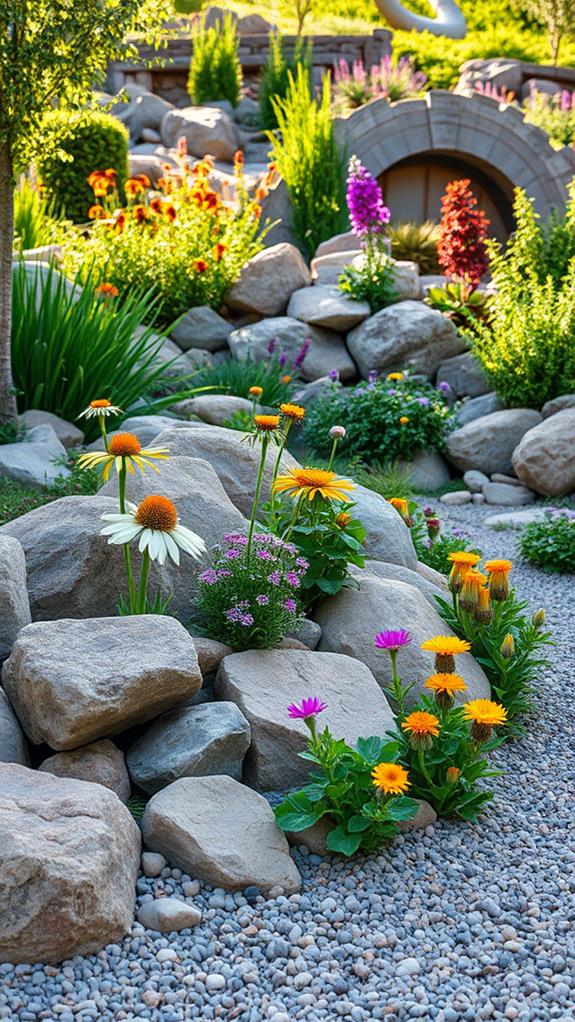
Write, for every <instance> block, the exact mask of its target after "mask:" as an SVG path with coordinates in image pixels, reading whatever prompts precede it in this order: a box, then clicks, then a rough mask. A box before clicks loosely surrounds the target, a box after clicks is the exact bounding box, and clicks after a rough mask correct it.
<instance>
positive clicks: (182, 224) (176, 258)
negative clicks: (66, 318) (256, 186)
mask: <svg viewBox="0 0 575 1022" xmlns="http://www.w3.org/2000/svg"><path fill="white" fill-rule="evenodd" d="M234 167H235V179H236V191H237V195H238V198H239V201H238V203H237V204H235V205H234V204H230V203H227V202H224V201H223V200H222V198H221V196H220V195H219V194H217V193H216V192H215V191H213V189H212V188H211V185H210V180H209V175H210V170H211V162H210V160H209V158H206V159H204V160H200V161H198V162H196V163H193V164H192V163H190V161H189V160H188V157H187V154H186V152H185V146H184V145H183V144H181V145H180V146H179V165H178V167H177V168H175V169H174V170H170V169H166V171H165V174H164V177H163V178H162V179H161V180H160V181H159V182H158V185H157V188H156V189H153V188H151V185H150V181H149V179H148V178H147V177H146V175H144V174H140V175H138V176H137V177H133V178H129V179H128V181H127V182H126V185H125V188H126V195H127V197H128V201H127V204H126V206H124V207H121V206H119V205H118V196H117V193H116V188H115V181H114V178H113V177H109V178H108V179H107V178H106V177H105V176H104V175H101V174H95V175H93V179H92V180H93V186H94V189H95V194H94V202H93V204H92V206H91V208H90V210H89V216H90V217H91V218H92V220H93V227H92V229H91V231H90V232H89V234H88V236H87V237H84V236H83V235H74V236H73V237H72V238H71V240H70V241H69V242H68V243H67V245H66V246H65V257H64V265H65V267H66V269H67V270H68V271H72V272H74V273H79V274H80V277H81V278H82V279H84V278H86V277H87V276H90V277H91V278H92V279H94V280H97V281H108V282H109V283H111V284H112V285H113V286H114V287H115V288H116V289H117V290H118V292H119V294H120V296H121V298H124V297H125V296H126V295H128V294H129V293H130V292H131V291H133V290H134V289H137V290H141V289H142V288H143V287H145V288H146V289H148V290H150V291H153V292H154V294H155V295H156V296H157V299H158V306H159V315H160V317H161V320H162V322H163V323H165V324H171V323H173V321H174V320H175V319H176V318H177V317H178V316H181V315H182V314H183V313H185V312H187V310H188V309H190V308H192V307H193V306H197V305H210V306H212V307H213V308H215V309H217V308H219V307H220V306H221V304H222V302H223V300H224V298H225V295H226V293H227V291H228V290H229V288H230V287H231V285H232V284H233V283H234V281H235V280H236V279H237V278H238V276H239V274H240V271H241V269H242V266H243V265H244V263H246V262H247V261H248V260H249V259H250V258H252V256H254V255H256V253H257V252H259V251H260V249H261V248H262V244H263V237H264V235H265V227H264V229H263V231H262V230H261V229H260V228H261V224H260V216H261V206H260V205H259V203H258V202H257V201H256V200H255V199H253V198H252V197H251V196H250V195H249V194H248V191H247V189H246V187H245V184H244V179H243V156H242V154H241V153H238V154H237V156H236V160H235V164H234ZM87 212H88V211H87Z"/></svg>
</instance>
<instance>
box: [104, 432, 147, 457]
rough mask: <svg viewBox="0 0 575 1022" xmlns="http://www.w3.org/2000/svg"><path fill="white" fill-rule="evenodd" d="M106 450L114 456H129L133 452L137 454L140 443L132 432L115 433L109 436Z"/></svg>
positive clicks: (139, 449)
mask: <svg viewBox="0 0 575 1022" xmlns="http://www.w3.org/2000/svg"><path fill="white" fill-rule="evenodd" d="M108 450H109V452H110V454H113V455H114V457H115V458H121V457H124V458H129V457H131V455H133V454H139V453H140V451H141V450H142V445H141V443H140V441H139V440H138V438H137V436H134V434H133V433H116V436H112V437H110V441H109V443H108Z"/></svg>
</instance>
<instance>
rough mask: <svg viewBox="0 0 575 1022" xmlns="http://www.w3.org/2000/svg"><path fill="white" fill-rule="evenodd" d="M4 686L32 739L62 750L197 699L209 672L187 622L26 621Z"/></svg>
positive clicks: (8, 664)
mask: <svg viewBox="0 0 575 1022" xmlns="http://www.w3.org/2000/svg"><path fill="white" fill-rule="evenodd" d="M2 684H3V687H4V688H5V690H6V692H7V693H8V697H9V699H10V701H11V703H12V705H13V707H14V710H15V712H16V714H17V716H18V719H19V721H20V723H21V724H22V727H23V728H24V731H25V732H26V734H27V735H28V738H29V739H30V741H31V742H33V743H34V744H36V745H38V744H40V743H41V742H47V743H48V745H50V746H51V748H53V749H56V750H58V751H59V750H63V749H75V748H77V747H78V746H81V745H87V744H88V743H89V742H93V741H95V740H96V739H97V738H103V737H105V736H106V735H114V734H118V733H119V732H120V731H125V730H126V728H128V727H130V726H131V725H132V724H140V723H143V722H144V721H146V720H151V719H152V718H153V717H156V716H157V715H158V714H159V713H162V712H163V711H164V710H169V709H171V707H173V706H177V705H178V704H179V703H183V702H185V701H186V699H191V697H192V696H193V695H194V694H195V693H196V692H197V691H198V690H199V689H200V688H201V685H202V676H201V673H200V669H199V666H198V658H197V656H196V650H195V647H194V642H193V639H192V638H191V636H190V635H189V634H188V632H187V631H186V629H185V628H184V627H183V625H181V624H180V623H179V622H178V621H176V620H175V618H171V617H166V616H160V615H155V614H148V615H142V616H136V617H118V618H90V619H88V620H86V621H73V620H67V621H66V620H64V621H39V622H36V623H35V624H31V625H27V626H26V628H23V629H22V631H21V632H20V634H19V636H18V639H17V640H16V643H15V644H14V647H13V649H12V653H11V655H10V658H9V659H8V660H7V661H6V662H5V664H4V667H3V670H2Z"/></svg>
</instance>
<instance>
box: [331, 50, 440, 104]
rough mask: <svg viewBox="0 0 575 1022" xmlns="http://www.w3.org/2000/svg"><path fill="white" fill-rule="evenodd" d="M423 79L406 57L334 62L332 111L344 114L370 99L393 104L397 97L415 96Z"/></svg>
mask: <svg viewBox="0 0 575 1022" xmlns="http://www.w3.org/2000/svg"><path fill="white" fill-rule="evenodd" d="M425 82H426V78H425V75H424V74H422V72H421V71H416V70H415V68H414V66H413V62H412V61H411V60H410V58H409V57H400V58H399V60H392V58H391V57H389V56H385V57H382V59H381V61H380V63H379V64H373V65H372V67H366V66H365V64H364V63H363V61H362V60H361V59H360V60H355V61H354V62H353V64H352V65H351V67H350V65H349V63H348V61H347V60H344V59H341V60H339V61H338V62H337V64H336V65H335V68H334V73H333V93H334V97H333V102H334V109H335V112H336V113H345V112H346V111H348V110H354V109H355V108H356V107H359V106H363V104H364V103H369V102H370V100H372V99H386V100H388V102H389V103H395V102H397V101H398V100H400V99H409V98H411V97H413V96H418V95H420V93H421V92H422V90H423V88H424V87H425Z"/></svg>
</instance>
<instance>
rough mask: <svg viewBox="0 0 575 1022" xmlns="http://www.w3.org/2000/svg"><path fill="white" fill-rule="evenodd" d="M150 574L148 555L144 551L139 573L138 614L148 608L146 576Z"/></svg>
mask: <svg viewBox="0 0 575 1022" xmlns="http://www.w3.org/2000/svg"><path fill="white" fill-rule="evenodd" d="M149 574H150V554H149V551H148V550H144V553H143V555H142V570H141V572H140V588H139V591H138V613H139V614H145V613H146V610H147V606H148V576H149Z"/></svg>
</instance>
